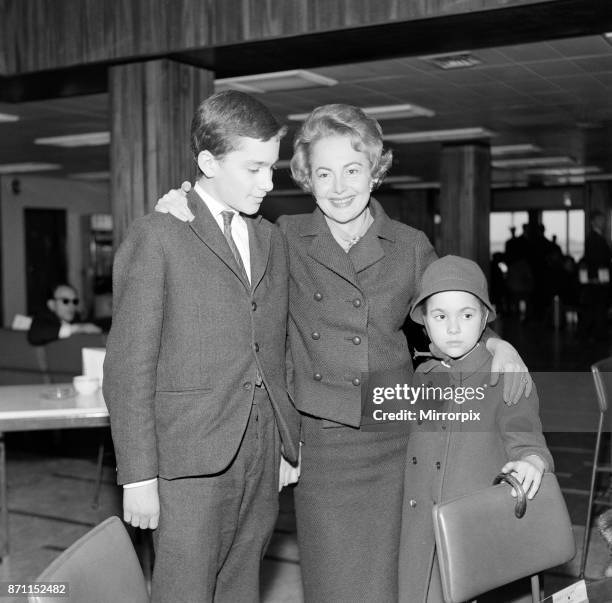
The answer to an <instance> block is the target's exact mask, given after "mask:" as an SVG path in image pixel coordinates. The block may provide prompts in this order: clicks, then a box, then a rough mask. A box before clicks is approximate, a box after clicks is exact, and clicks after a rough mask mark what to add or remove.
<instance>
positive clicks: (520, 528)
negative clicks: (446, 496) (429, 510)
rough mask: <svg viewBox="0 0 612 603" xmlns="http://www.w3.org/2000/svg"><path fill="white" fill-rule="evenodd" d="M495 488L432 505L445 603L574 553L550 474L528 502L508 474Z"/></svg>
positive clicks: (568, 524) (565, 514)
mask: <svg viewBox="0 0 612 603" xmlns="http://www.w3.org/2000/svg"><path fill="white" fill-rule="evenodd" d="M501 481H504V482H507V483H499V482H501ZM494 484H496V485H493V486H490V487H489V488H485V489H483V490H479V491H477V492H472V493H470V494H466V495H464V496H459V497H457V498H454V499H452V500H449V501H446V502H444V503H441V504H438V505H434V507H433V523H434V531H435V537H436V547H437V554H438V562H439V566H440V574H441V577H442V590H443V594H444V600H445V601H446V603H463V602H464V601H469V600H471V599H474V598H475V597H477V596H478V595H481V594H483V593H486V592H487V591H489V590H492V589H494V588H497V587H498V586H502V585H504V584H509V583H510V582H514V581H515V580H518V579H519V578H524V577H526V576H531V575H534V574H537V573H539V572H541V571H543V570H546V569H549V568H551V567H555V566H556V565H560V564H562V563H565V562H566V561H569V560H570V559H571V558H572V557H573V556H574V555H575V554H576V545H575V542H574V534H573V532H572V524H571V522H570V518H569V515H568V512H567V507H566V505H565V501H564V499H563V495H562V494H561V490H560V488H559V484H558V482H557V478H556V477H555V476H554V475H553V474H552V473H545V474H544V475H543V478H542V483H541V484H540V489H539V490H538V493H537V495H536V496H535V497H534V498H533V499H532V500H529V501H528V500H527V496H526V494H525V492H524V491H523V488H522V486H521V484H520V483H519V482H518V480H517V479H516V478H515V477H514V476H512V475H510V474H503V473H502V474H500V475H498V476H497V477H496V478H495V482H494ZM508 484H510V485H508ZM510 486H511V487H512V488H514V489H515V490H516V492H517V497H516V498H513V497H512V496H511V495H510V492H511V488H510ZM536 600H537V599H536Z"/></svg>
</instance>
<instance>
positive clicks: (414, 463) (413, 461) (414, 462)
mask: <svg viewBox="0 0 612 603" xmlns="http://www.w3.org/2000/svg"><path fill="white" fill-rule="evenodd" d="M412 464H413V465H416V464H417V460H416V456H413V457H412Z"/></svg>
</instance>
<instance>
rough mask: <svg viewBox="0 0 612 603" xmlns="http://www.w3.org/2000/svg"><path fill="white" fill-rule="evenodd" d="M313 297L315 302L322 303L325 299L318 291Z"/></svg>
mask: <svg viewBox="0 0 612 603" xmlns="http://www.w3.org/2000/svg"><path fill="white" fill-rule="evenodd" d="M313 297H314V298H315V301H321V300H322V299H323V294H322V293H320V292H319V291H317V292H316V293H315V294H314V295H313Z"/></svg>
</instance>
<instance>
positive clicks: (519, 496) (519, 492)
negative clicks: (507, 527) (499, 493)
mask: <svg viewBox="0 0 612 603" xmlns="http://www.w3.org/2000/svg"><path fill="white" fill-rule="evenodd" d="M500 482H506V483H507V484H510V485H511V486H512V487H513V488H514V491H515V492H516V505H515V507H514V514H515V515H516V517H517V518H518V519H520V518H521V517H523V515H525V511H526V510H527V495H526V494H525V490H523V485H522V484H521V482H519V481H518V479H516V477H514V475H512V474H510V473H500V474H499V475H498V476H497V477H496V478H495V479H494V480H493V485H494V486H496V485H497V484H499V483H500Z"/></svg>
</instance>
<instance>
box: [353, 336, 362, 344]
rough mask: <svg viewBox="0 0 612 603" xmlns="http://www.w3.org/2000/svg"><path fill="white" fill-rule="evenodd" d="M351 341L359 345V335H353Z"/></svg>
mask: <svg viewBox="0 0 612 603" xmlns="http://www.w3.org/2000/svg"><path fill="white" fill-rule="evenodd" d="M351 341H352V342H353V343H354V344H355V345H359V344H360V343H361V337H359V336H358V335H355V337H353V339H351Z"/></svg>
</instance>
